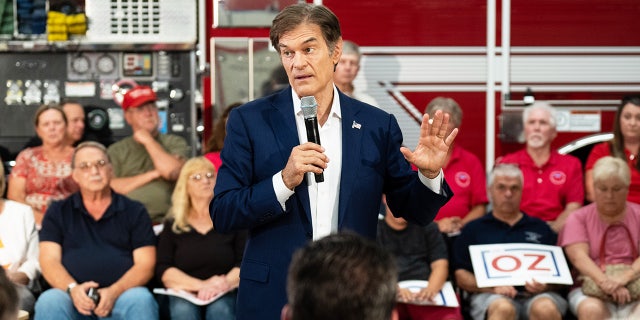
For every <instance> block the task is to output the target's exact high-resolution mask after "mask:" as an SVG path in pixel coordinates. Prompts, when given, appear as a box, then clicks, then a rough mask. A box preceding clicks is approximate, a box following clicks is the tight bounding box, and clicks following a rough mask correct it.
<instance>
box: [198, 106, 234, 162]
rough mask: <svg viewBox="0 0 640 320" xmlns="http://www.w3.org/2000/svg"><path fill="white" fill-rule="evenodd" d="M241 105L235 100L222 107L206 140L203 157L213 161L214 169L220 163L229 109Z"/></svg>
mask: <svg viewBox="0 0 640 320" xmlns="http://www.w3.org/2000/svg"><path fill="white" fill-rule="evenodd" d="M241 105H242V103H240V102H236V103H232V104H230V105H229V106H228V107H227V108H226V109H224V112H222V115H221V116H220V119H218V120H217V121H216V123H215V125H214V126H213V131H212V132H211V136H210V137H209V140H207V145H206V146H205V149H204V157H205V158H207V159H208V160H209V161H211V163H213V166H214V167H215V169H216V171H218V169H220V166H221V165H222V159H220V151H222V147H223V146H224V137H225V136H226V135H227V119H228V118H229V113H231V110H233V109H235V108H237V107H239V106H241Z"/></svg>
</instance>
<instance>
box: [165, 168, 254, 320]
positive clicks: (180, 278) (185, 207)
mask: <svg viewBox="0 0 640 320" xmlns="http://www.w3.org/2000/svg"><path fill="white" fill-rule="evenodd" d="M215 183H216V171H215V169H214V168H213V164H211V162H209V161H208V160H207V159H205V158H204V157H197V158H193V159H190V160H188V161H187V162H186V163H185V164H184V166H183V167H182V171H180V176H179V177H178V181H177V182H176V188H175V190H174V191H173V196H172V197H171V200H172V203H173V206H172V207H171V209H170V211H169V214H168V215H167V218H168V219H167V221H166V222H165V223H164V229H163V231H162V233H160V235H159V238H158V258H157V265H156V275H157V276H158V277H159V278H160V280H161V281H162V283H163V284H164V286H165V287H166V288H171V289H175V290H184V291H187V292H191V293H193V294H194V295H195V296H197V297H198V298H200V299H202V300H208V299H210V298H212V297H214V296H216V295H218V294H220V293H223V292H226V291H229V292H228V293H226V294H225V295H224V296H222V297H221V298H219V299H217V300H215V301H213V302H211V303H209V304H207V305H204V306H198V305H195V304H193V303H191V302H189V301H188V300H186V299H182V298H178V297H174V296H169V310H170V312H171V319H207V320H214V319H217V320H225V319H227V320H233V319H235V301H236V293H235V290H232V289H235V288H236V287H237V286H238V283H239V282H240V276H239V275H240V262H241V261H242V254H243V252H244V245H245V242H246V238H247V237H246V234H245V233H244V232H238V233H229V234H222V233H219V232H218V231H216V230H215V226H214V225H213V222H212V221H211V216H210V215H209V202H211V199H213V186H214V185H215ZM230 290H231V291H230ZM203 313H204V316H202V314H203Z"/></svg>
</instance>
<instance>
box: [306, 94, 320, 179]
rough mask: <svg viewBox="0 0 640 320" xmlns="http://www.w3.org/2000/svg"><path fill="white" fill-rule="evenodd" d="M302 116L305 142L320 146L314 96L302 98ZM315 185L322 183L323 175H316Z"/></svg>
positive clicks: (316, 105)
mask: <svg viewBox="0 0 640 320" xmlns="http://www.w3.org/2000/svg"><path fill="white" fill-rule="evenodd" d="M301 102H302V105H301V107H302V115H303V116H304V126H305V127H306V129H307V140H308V141H309V142H313V143H316V144H320V131H319V130H318V115H317V114H318V103H317V102H316V98H315V97H314V96H307V97H302V99H301ZM315 176H316V183H317V182H323V181H324V174H322V173H316V174H315Z"/></svg>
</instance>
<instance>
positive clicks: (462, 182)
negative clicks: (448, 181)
mask: <svg viewBox="0 0 640 320" xmlns="http://www.w3.org/2000/svg"><path fill="white" fill-rule="evenodd" d="M455 180H456V184H457V185H458V186H459V187H461V188H466V187H468V186H469V185H470V184H471V176H470V175H469V174H468V173H466V172H464V171H460V172H457V173H456V177H455Z"/></svg>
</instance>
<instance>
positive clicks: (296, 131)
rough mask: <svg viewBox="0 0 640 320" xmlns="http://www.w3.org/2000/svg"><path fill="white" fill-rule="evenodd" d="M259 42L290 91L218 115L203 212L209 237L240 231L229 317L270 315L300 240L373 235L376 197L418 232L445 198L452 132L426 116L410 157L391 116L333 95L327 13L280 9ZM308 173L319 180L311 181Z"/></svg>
mask: <svg viewBox="0 0 640 320" xmlns="http://www.w3.org/2000/svg"><path fill="white" fill-rule="evenodd" d="M270 38H271V42H272V44H273V46H274V48H275V49H276V51H278V53H279V54H280V58H281V61H282V65H283V67H284V69H285V71H286V72H287V76H288V78H289V84H290V86H289V87H288V88H286V89H284V90H282V91H280V92H278V93H275V94H273V95H271V96H268V97H264V98H260V99H258V100H255V101H252V102H249V103H247V104H246V105H244V106H241V107H239V108H236V109H234V110H233V111H232V112H231V114H230V115H229V119H228V122H227V136H226V140H225V143H224V148H223V150H222V154H221V157H222V162H223V165H222V167H221V168H220V170H219V174H218V179H217V183H216V187H215V198H214V199H213V201H212V202H211V208H210V210H211V215H212V219H213V222H214V226H215V228H216V229H217V230H218V231H221V232H226V231H231V230H237V229H249V240H248V242H247V247H246V250H245V255H244V259H243V261H242V265H241V267H240V288H239V292H238V303H237V319H239V320H244V319H256V320H265V319H266V320H269V319H278V318H279V317H280V311H281V309H282V307H283V306H284V305H285V303H286V301H287V298H286V292H285V285H286V275H287V268H288V266H289V263H290V261H291V256H292V254H293V252H294V251H295V250H296V249H297V248H299V247H302V246H303V245H305V243H307V242H308V241H311V240H315V239H319V238H321V237H323V236H326V235H328V234H331V233H335V232H338V231H340V230H351V231H354V232H356V233H359V234H361V235H364V236H366V237H369V238H370V239H375V236H376V226H377V222H378V211H379V208H380V200H381V196H382V193H385V194H386V196H387V203H388V205H389V207H390V208H391V210H392V211H393V212H394V213H397V214H398V215H401V216H403V217H404V218H405V219H407V220H409V221H411V222H414V223H418V224H421V225H425V224H427V223H429V222H431V221H432V220H433V218H434V217H435V215H436V214H437V212H438V210H439V209H440V207H441V206H442V205H444V204H445V203H446V202H447V200H448V199H449V198H450V197H451V196H452V193H451V190H450V189H449V187H448V185H447V184H446V182H445V181H444V179H443V178H442V166H443V165H444V163H445V160H446V155H447V151H448V149H449V147H450V146H451V144H452V143H453V141H454V139H455V136H456V134H457V132H458V131H457V129H454V130H453V131H452V132H451V134H450V135H449V136H446V131H447V126H448V122H449V115H448V114H443V113H442V112H438V113H436V114H435V116H434V118H433V119H432V121H431V122H430V121H429V120H430V119H429V117H428V115H425V116H424V118H423V119H422V123H421V129H420V139H419V143H418V146H417V147H416V148H415V149H414V150H413V151H411V150H410V149H408V148H405V147H402V132H401V131H400V127H399V126H398V123H397V121H396V119H395V118H394V117H393V116H392V115H390V114H388V113H386V112H384V111H382V110H380V109H378V108H375V107H373V106H371V105H368V104H365V103H362V102H359V101H357V100H354V99H352V98H349V97H348V96H346V95H344V94H342V93H341V92H340V91H338V89H337V88H336V87H335V85H334V83H333V72H334V70H335V66H336V64H337V63H338V61H339V60H340V55H341V53H342V37H341V32H340V25H339V22H338V18H337V17H336V16H335V15H334V14H333V13H332V12H331V11H330V10H329V9H327V8H326V7H324V6H321V5H313V4H307V3H302V4H296V5H292V6H289V7H287V8H285V9H284V10H283V11H282V12H281V13H280V14H278V16H276V18H275V19H274V20H273V24H272V27H271V31H270ZM307 96H313V97H315V100H316V101H317V104H318V110H317V118H318V123H319V124H320V128H319V132H320V141H321V142H322V146H321V145H318V144H315V143H311V142H307V136H306V131H305V124H304V118H303V115H302V111H301V98H302V97H307ZM410 163H412V164H413V165H415V166H416V167H417V168H418V169H419V172H418V173H417V172H415V171H412V170H411V166H410ZM319 173H323V174H324V182H320V183H316V181H315V179H314V174H319ZM305 177H306V178H305Z"/></svg>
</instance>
